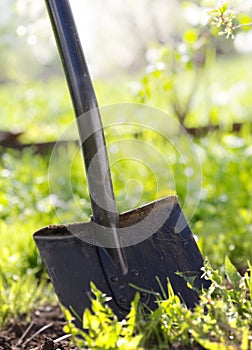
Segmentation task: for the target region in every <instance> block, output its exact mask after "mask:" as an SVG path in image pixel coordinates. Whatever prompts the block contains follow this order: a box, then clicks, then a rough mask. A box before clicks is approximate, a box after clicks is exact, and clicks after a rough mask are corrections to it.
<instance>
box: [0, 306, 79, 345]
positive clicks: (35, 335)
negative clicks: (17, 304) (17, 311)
mask: <svg viewBox="0 0 252 350" xmlns="http://www.w3.org/2000/svg"><path fill="white" fill-rule="evenodd" d="M64 324H65V320H64V317H63V315H62V312H61V310H60V308H59V307H58V306H49V305H47V306H41V307H39V308H37V309H36V310H35V311H34V312H33V313H32V314H31V316H30V319H29V321H27V319H26V318H25V317H19V318H18V319H16V320H15V321H11V322H10V323H9V324H8V325H7V327H5V329H4V330H2V331H0V350H16V349H33V350H35V349H40V350H56V349H58V350H70V349H71V350H76V349H77V348H76V347H75V346H74V345H72V344H70V337H69V336H67V335H66V334H65V333H64V332H63V330H62V329H63V326H64Z"/></svg>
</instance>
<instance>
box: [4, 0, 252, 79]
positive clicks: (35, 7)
mask: <svg viewBox="0 0 252 350" xmlns="http://www.w3.org/2000/svg"><path fill="white" fill-rule="evenodd" d="M70 2H71V5H72V9H73V12H74V16H75V18H76V21H77V25H78V30H79V34H80V37H81V40H82V43H83V48H84V51H85V53H86V56H87V59H88V62H89V64H90V67H91V72H92V75H93V76H101V75H106V74H112V72H113V74H115V72H118V71H124V72H135V71H138V70H139V69H142V68H143V67H144V65H145V64H146V61H148V58H150V56H151V54H153V53H152V52H151V50H150V47H151V44H153V43H156V42H160V43H163V44H165V43H168V42H170V41H171V40H175V39H176V36H178V35H179V34H181V33H182V32H183V31H184V30H185V28H186V27H187V26H188V25H192V26H194V27H197V26H198V25H199V24H203V25H204V24H206V23H207V21H208V16H207V10H208V7H207V6H206V7H199V6H197V5H196V3H194V2H188V3H186V2H184V5H183V6H181V2H180V1H177V0H169V1H167V0H156V1H152V0H138V1H134V0H127V1H121V0H120V1H114V0H93V1H88V0H71V1H70ZM205 3H206V4H207V3H208V4H209V6H211V4H213V3H215V1H205ZM250 4H251V1H244V4H243V8H244V6H249V5H250ZM0 35H1V41H0V45H1V46H0V48H1V62H0V77H1V81H2V82H5V81H7V80H22V79H29V76H34V77H40V78H45V77H48V76H51V75H53V74H56V73H58V72H59V71H60V67H59V65H58V57H57V52H56V50H55V45H54V39H53V36H52V30H51V27H50V24H49V20H48V17H47V14H46V9H45V3H44V1H43V0H41V1H38V0H2V1H1V4H0ZM251 38H252V32H251V31H248V32H246V33H240V34H239V35H238V36H237V37H236V38H235V40H234V47H235V49H236V50H237V51H239V52H248V51H251V50H252V40H251ZM223 45H225V44H223Z"/></svg>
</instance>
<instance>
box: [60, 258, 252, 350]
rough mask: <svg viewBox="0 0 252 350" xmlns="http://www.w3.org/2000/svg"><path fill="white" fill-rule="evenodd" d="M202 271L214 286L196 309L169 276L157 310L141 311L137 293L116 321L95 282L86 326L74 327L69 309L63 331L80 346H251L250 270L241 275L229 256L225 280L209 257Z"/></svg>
mask: <svg viewBox="0 0 252 350" xmlns="http://www.w3.org/2000/svg"><path fill="white" fill-rule="evenodd" d="M249 266H250V265H249ZM250 268H251V266H250ZM203 271H204V277H205V278H206V279H208V280H209V281H210V282H211V286H210V287H209V289H208V290H206V291H202V292H201V293H200V296H199V303H198V305H197V306H196V307H195V309H194V310H190V309H188V308H187V307H186V306H185V305H184V304H183V303H182V302H181V300H180V299H179V297H178V296H177V295H175V294H174V292H173V290H172V287H171V285H170V283H169V281H168V282H167V285H168V287H167V290H168V293H167V295H157V309H156V310H154V311H152V312H150V313H149V314H146V313H143V311H141V305H140V304H139V298H140V296H139V294H138V293H137V294H136V296H135V299H134V300H133V301H132V304H131V310H130V312H129V314H128V315H127V316H126V318H125V319H124V320H123V321H118V319H117V317H116V316H115V315H114V313H113V311H112V310H111V309H110V307H109V300H110V298H108V297H107V296H106V295H104V294H103V293H102V292H101V291H99V290H98V289H97V288H96V286H95V285H94V284H92V283H91V289H92V292H93V300H92V311H90V310H88V309H86V310H85V312H84V314H83V330H79V329H77V328H76V327H75V326H74V324H73V323H72V320H73V317H72V315H71V313H70V312H69V311H67V310H65V314H66V318H67V320H68V325H67V326H65V331H66V332H67V333H71V334H72V335H73V336H74V341H75V343H76V344H77V345H78V346H79V347H80V348H82V349H90V348H92V349H97V350H98V349H121V350H126V349H132V350H133V349H142V350H145V349H146V350H147V349H169V348H170V347H171V346H182V345H184V346H187V347H190V348H199V347H198V346H201V347H202V348H203V349H209V350H213V349H216V350H217V349H218V350H224V349H230V350H231V349H232V350H234V349H241V350H247V349H250V348H251V337H252V323H251V316H252V303H251V296H252V278H251V275H250V274H249V273H246V274H245V275H244V276H243V277H242V276H241V275H240V274H239V273H238V272H237V270H236V269H235V267H234V266H233V265H232V263H231V262H230V260H229V259H228V258H226V259H225V276H226V277H225V279H224V274H222V273H220V272H219V271H218V270H214V269H213V268H212V267H211V265H210V264H209V262H207V261H206V262H205V266H204V268H203ZM226 283H228V287H227V284H226ZM248 295H250V297H249V298H248ZM84 330H85V331H84Z"/></svg>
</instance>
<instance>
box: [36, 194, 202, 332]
mask: <svg viewBox="0 0 252 350" xmlns="http://www.w3.org/2000/svg"><path fill="white" fill-rule="evenodd" d="M150 213H151V215H150ZM165 215H166V220H163V219H162V220H161V219H160V217H162V218H164V217H165ZM139 220H140V221H142V222H143V225H142V226H141V225H140V226H139V227H138V226H135V225H136V224H137V223H138V222H140V221H139ZM120 225H121V227H123V228H126V231H125V232H126V235H127V234H128V237H130V236H132V235H138V234H142V232H134V229H135V227H138V228H139V229H140V230H144V228H145V227H146V230H147V231H148V227H156V231H155V232H153V233H152V234H151V235H148V237H147V238H146V239H144V240H142V241H141V240H140V241H139V242H138V243H136V244H131V245H125V247H124V248H123V249H124V253H125V256H126V259H127V263H128V273H127V275H125V276H123V275H121V274H120V272H119V271H118V270H117V269H116V267H115V266H114V265H113V263H112V262H111V260H110V258H109V256H108V255H107V254H106V251H105V250H103V248H101V247H97V246H96V245H94V244H90V243H87V242H86V241H85V239H83V238H85V237H89V236H90V234H91V235H92V234H93V229H94V227H93V223H92V222H91V221H90V222H88V223H78V224H70V225H65V226H64V225H59V226H48V227H45V228H43V229H41V230H39V231H37V232H36V233H35V234H34V240H35V242H36V244H37V247H38V249H39V252H40V255H41V257H42V260H43V261H44V263H45V266H46V269H47V272H48V274H49V276H50V278H51V280H52V283H53V285H54V288H55V291H56V294H57V296H58V299H59V301H60V303H61V304H62V305H64V306H65V307H66V308H69V307H70V306H71V308H73V309H74V310H75V312H76V313H77V314H78V315H79V316H80V319H82V315H83V311H84V310H85V308H90V306H91V302H90V296H91V292H90V282H91V281H92V282H94V283H95V285H96V286H97V287H98V288H99V289H100V290H101V291H102V292H104V293H106V294H107V295H108V296H111V297H112V300H111V301H110V302H109V305H110V306H111V308H112V309H113V311H114V312H115V314H116V315H117V316H118V318H119V319H122V318H123V317H125V316H126V314H127V313H128V311H129V310H130V303H131V301H132V299H133V298H134V295H135V293H136V288H135V287H134V286H137V287H139V289H144V290H147V291H150V292H151V291H154V292H160V294H162V288H163V290H164V291H165V292H167V280H168V279H169V281H170V283H171V285H172V287H173V290H174V292H175V293H176V294H178V295H179V296H180V298H181V299H182V300H183V301H184V302H185V304H186V305H187V306H188V307H194V306H195V304H196V303H197V301H198V293H197V292H196V291H195V290H193V289H191V288H188V286H187V282H186V281H185V280H184V279H183V278H182V277H181V276H179V275H178V274H177V272H182V273H185V274H186V275H187V276H191V277H193V278H194V283H193V285H194V287H197V288H199V289H201V288H202V287H204V288H207V287H208V285H209V282H208V281H205V280H204V279H202V278H201V275H202V271H201V267H202V266H203V258H202V255H201V253H200V251H199V249H198V246H197V244H196V242H195V240H194V238H193V235H192V232H191V230H190V228H189V226H188V224H187V223H186V221H185V218H184V216H183V213H182V211H181V208H180V206H179V204H178V202H177V198H176V197H167V198H164V199H161V200H159V201H156V202H152V203H149V204H147V205H145V206H143V207H140V208H137V209H135V210H132V211H130V212H127V213H124V214H121V215H120ZM178 227H180V228H181V230H178ZM131 231H132V232H131ZM160 285H162V288H160ZM140 295H141V302H142V303H143V304H146V305H147V306H148V308H150V309H155V308H156V307H157V304H156V297H155V296H154V295H153V294H152V293H148V292H145V291H142V292H141V293H140ZM75 323H76V325H77V326H78V327H81V321H80V320H78V319H76V320H75Z"/></svg>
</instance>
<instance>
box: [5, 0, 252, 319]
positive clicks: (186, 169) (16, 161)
mask: <svg viewBox="0 0 252 350" xmlns="http://www.w3.org/2000/svg"><path fill="white" fill-rule="evenodd" d="M70 2H71V5H72V7H73V11H74V15H75V18H76V21H77V25H78V29H79V32H80V37H81V41H82V44H83V48H84V51H85V53H86V57H87V61H88V64H89V67H90V72H91V75H92V77H93V79H94V84H95V90H96V93H97V97H98V101H99V104H100V106H105V105H111V104H112V105H113V104H116V103H122V102H134V103H140V104H145V105H148V106H152V107H155V108H156V109H158V110H160V111H164V112H165V113H166V115H169V116H170V117H174V118H175V119H176V120H178V121H179V122H180V124H181V125H182V126H183V127H185V128H186V129H187V130H188V132H191V135H192V137H193V142H194V147H195V152H196V153H197V157H198V158H199V162H200V164H201V170H200V171H199V172H196V170H195V169H194V168H193V167H192V163H193V161H194V156H195V154H194V153H193V152H191V150H190V149H188V144H187V143H185V142H184V139H183V135H182V136H181V137H180V141H179V142H180V143H181V145H182V146H181V147H182V149H183V150H184V152H185V153H184V155H186V156H185V157H184V159H182V160H181V158H180V157H179V156H178V154H176V152H174V149H173V148H172V147H171V144H169V142H167V141H164V139H163V138H162V137H160V135H158V134H155V133H152V132H151V131H150V130H139V127H137V126H136V127H135V128H133V129H132V127H131V128H128V129H126V128H124V129H122V130H119V131H117V130H112V131H113V132H112V131H111V130H110V129H109V128H108V129H106V130H105V133H106V136H107V140H108V144H109V147H108V150H109V152H110V158H111V160H112V161H113V159H114V158H113V157H117V158H120V157H121V158H123V157H124V153H123V151H124V150H123V147H122V148H120V147H119V148H116V147H114V146H113V142H114V141H115V140H116V139H117V138H118V137H119V138H120V140H122V139H127V138H132V139H135V140H138V141H146V142H149V143H150V144H152V145H155V148H156V149H157V150H159V152H160V154H162V155H163V157H164V159H166V161H167V162H168V164H169V166H168V167H167V166H166V164H165V163H164V162H163V163H162V161H161V162H160V159H157V157H156V156H155V154H152V155H151V154H150V155H149V154H148V155H147V157H148V162H149V163H148V165H150V164H151V165H153V167H154V168H155V169H159V171H157V172H156V174H154V175H155V176H154V175H153V172H152V171H151V170H150V168H147V167H146V168H144V167H142V165H141V166H139V163H134V162H130V163H127V162H125V160H123V161H122V162H119V163H118V162H117V163H116V162H115V163H113V166H112V176H113V180H114V187H115V192H116V199H117V202H118V208H119V210H120V211H123V210H128V209H132V208H133V207H135V206H138V205H141V204H144V203H147V202H149V201H151V200H155V199H157V198H160V197H163V196H165V195H169V194H174V193H177V194H178V196H179V201H180V203H181V205H182V206H184V204H186V202H187V199H186V196H187V194H188V183H189V184H192V185H194V184H195V183H197V181H198V175H201V171H202V188H201V192H200V194H199V192H198V187H200V183H199V182H198V186H196V187H195V188H196V189H195V191H194V187H193V186H192V187H191V192H190V200H191V202H193V201H197V199H200V201H199V203H198V206H197V208H196V210H195V212H194V215H193V216H192V217H190V225H191V227H192V230H193V232H194V234H195V238H196V239H197V241H198V244H199V247H200V248H201V250H202V252H203V255H207V256H208V257H209V259H210V261H211V262H212V264H213V265H214V266H222V264H223V262H224V259H225V256H226V255H229V256H230V258H231V260H232V261H233V262H234V263H235V265H236V266H237V267H238V268H239V269H240V270H241V271H244V269H245V268H246V266H247V260H248V259H251V255H252V247H251V241H252V217H251V203H252V188H251V167H252V149H251V147H252V146H251V144H252V136H251V128H252V127H251V123H252V117H251V112H252V104H251V95H252V73H251V72H252V70H251V57H250V56H251V51H252V30H251V27H250V26H243V27H240V28H238V30H236V31H235V33H234V34H235V36H234V38H233V39H232V38H229V39H226V38H225V35H224V36H220V35H218V33H219V31H221V30H223V28H222V27H223V26H222V25H221V26H220V27H219V28H217V27H216V26H213V25H211V16H210V15H209V10H213V9H216V8H218V6H219V5H220V3H219V2H217V1H215V0H194V1H179V0H169V1H167V0H155V1H154V0H134V1H133V0H126V1H123V2H122V1H114V0H93V1H92V2H90V1H88V0H71V1H70ZM229 9H233V10H234V11H235V17H234V19H233V21H234V22H232V23H234V25H235V26H238V25H240V24H242V25H245V24H248V23H250V22H251V16H252V1H251V0H246V1H245V0H244V1H242V2H241V1H238V0H231V1H230V2H229V8H228V10H229ZM224 30H225V28H224ZM0 54H1V60H0V114H1V118H0V140H1V135H2V134H1V131H9V130H11V131H17V130H18V131H21V132H23V134H22V135H21V136H20V138H19V141H20V142H23V143H25V142H31V143H32V142H34V143H36V142H47V141H55V140H57V139H58V137H59V136H60V135H61V134H62V132H63V131H64V130H65V129H66V127H68V126H69V124H71V123H72V122H73V121H74V116H73V111H72V107H71V102H70V98H69V94H68V91H67V86H66V83H65V78H64V75H63V71H62V68H61V64H60V60H59V57H58V53H57V50H56V47H55V44H54V39H53V36H52V31H51V27H50V23H49V20H48V17H47V13H46V9H45V4H44V2H43V1H37V0H2V1H1V3H0ZM103 112H104V114H106V113H105V112H106V109H105V110H104V109H102V113H103ZM160 113H161V112H160ZM107 114H109V113H107ZM104 117H105V119H106V118H107V117H106V115H104ZM150 118H151V117H150ZM170 120H171V119H169V118H167V122H166V123H163V125H162V127H163V129H164V131H166V130H169V129H170V128H171V125H170ZM234 125H236V128H234ZM237 125H238V126H237ZM199 127H205V128H206V129H205V131H204V130H203V131H204V132H203V133H202V132H201V133H200V136H201V137H199V135H197V133H195V132H194V133H193V132H192V131H193V128H196V129H198V128H199ZM213 128H216V130H215V131H214V132H211V133H206V132H207V131H209V129H211V130H212V129H213ZM190 129H191V131H190ZM68 136H69V135H68ZM76 137H77V134H76V130H75V131H74V132H73V134H72V135H70V136H69V138H76ZM135 148H136V147H135ZM36 150H37V149H36V148H33V147H30V148H28V149H26V150H24V151H23V152H21V153H20V152H19V151H14V150H10V149H8V148H5V147H1V148H0V152H1V159H0V176H1V183H0V236H1V252H2V253H1V256H0V301H1V303H0V324H1V322H3V321H5V320H7V318H8V317H9V316H10V315H15V313H18V312H21V311H22V312H24V309H25V307H28V306H27V305H28V304H29V305H30V306H29V307H32V305H33V303H35V302H37V300H39V299H40V298H41V297H40V296H39V295H38V294H36V295H35V294H34V299H32V296H31V298H30V299H29V302H27V298H23V299H22V298H21V297H20V296H21V295H28V294H27V293H28V291H29V290H32V287H31V286H32V285H34V283H35V284H36V283H37V277H38V276H40V277H41V276H45V275H44V274H43V271H44V270H43V266H42V263H41V260H40V257H39V255H38V252H37V250H36V247H35V244H34V242H33V240H32V233H33V232H34V231H35V230H37V229H39V228H41V227H42V226H44V225H48V224H54V223H55V224H57V223H61V222H68V223H69V222H73V221H75V220H78V221H80V220H83V219H85V220H87V218H88V217H89V215H90V201H89V198H88V193H87V189H86V182H85V177H84V169H83V165H82V161H81V159H80V154H76V147H75V146H74V145H73V144H70V145H69V146H68V147H67V149H66V148H63V149H62V150H61V151H60V150H59V153H58V157H56V158H55V159H54V161H55V163H54V164H52V163H50V157H51V154H50V153H47V154H43V155H41V154H38V153H37V152H36ZM131 150H132V152H133V151H134V147H133V146H132V149H129V150H128V151H131ZM80 164H81V165H80ZM52 165H53V167H52ZM48 169H49V170H50V171H51V175H53V176H52V177H51V183H50V184H48ZM66 169H68V171H70V172H71V183H70V184H69V182H68V181H69V179H68V178H67V176H68V175H69V172H66ZM129 179H134V181H131V182H129V181H128V180H129ZM135 179H136V180H135ZM139 179H140V180H141V184H139ZM157 180H158V185H159V188H158V189H157V186H156V182H157ZM49 185H50V186H51V187H50V186H49ZM198 197H199V198H198ZM190 200H189V202H187V206H186V205H185V207H183V211H185V213H186V215H187V214H192V213H191V208H190V203H191V202H190ZM188 203H189V204H188ZM76 208H77V209H76ZM26 274H27V276H28V277H27V279H25V278H26V277H25V276H26ZM17 281H19V283H18V284H17ZM20 281H22V282H20ZM42 287H43V288H44V285H43V286H42ZM42 287H41V288H42ZM44 295H46V294H45V293H44ZM41 299H42V298H41ZM13 300H14V301H15V303H14V302H13ZM10 303H14V304H15V305H14V304H13V307H12V309H11V310H10V309H9V308H8V307H7V306H6V305H8V304H10ZM1 305H2V308H1ZM20 310H21V311H20Z"/></svg>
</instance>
